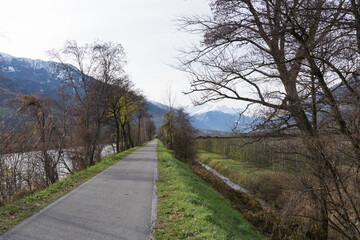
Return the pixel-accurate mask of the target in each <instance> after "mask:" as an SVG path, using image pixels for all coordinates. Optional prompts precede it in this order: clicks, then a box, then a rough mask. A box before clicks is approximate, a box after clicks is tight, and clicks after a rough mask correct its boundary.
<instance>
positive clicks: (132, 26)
mask: <svg viewBox="0 0 360 240" xmlns="http://www.w3.org/2000/svg"><path fill="white" fill-rule="evenodd" d="M209 13H210V8H209V5H208V1H207V0H31V1H29V0H8V1H5V0H4V1H1V2H0V52H4V53H8V54H10V55H13V56H16V57H27V58H33V59H43V60H49V58H48V56H47V55H46V51H48V50H51V49H60V48H62V47H63V45H64V43H65V41H66V40H76V41H77V42H78V43H79V44H84V43H91V42H93V41H94V40H97V39H99V40H102V41H112V42H117V43H121V44H122V45H123V47H124V48H125V50H126V52H127V58H128V65H127V67H126V71H127V72H128V73H129V75H130V77H131V79H132V81H133V82H134V83H135V85H136V87H137V88H140V89H142V90H143V92H144V94H145V95H146V96H147V97H148V98H149V99H150V100H155V101H158V102H163V95H164V94H165V92H166V89H167V88H169V85H171V86H172V89H173V92H177V98H176V101H177V104H178V105H187V104H190V99H189V98H188V97H185V96H183V95H182V94H180V91H181V90H184V89H186V88H188V87H189V84H188V80H187V78H186V75H184V74H183V73H182V72H179V71H177V70H175V69H173V68H171V67H169V64H170V63H174V61H175V60H174V57H176V56H177V49H180V48H182V47H184V46H186V44H188V43H189V42H191V41H194V37H193V36H190V35H188V34H186V33H182V32H179V31H178V29H177V26H176V22H175V20H176V19H177V18H179V17H180V16H190V15H193V14H199V15H204V14H209Z"/></svg>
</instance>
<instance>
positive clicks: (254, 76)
mask: <svg viewBox="0 0 360 240" xmlns="http://www.w3.org/2000/svg"><path fill="white" fill-rule="evenodd" d="M211 9H212V13H213V16H210V17H198V16H196V17H193V18H184V19H182V22H181V26H182V27H183V28H184V29H185V30H187V31H190V32H194V33H197V34H201V35H202V37H203V38H202V41H201V42H200V44H198V45H195V46H194V47H193V48H192V49H190V50H189V51H184V52H183V53H182V55H181V56H180V58H179V59H180V63H181V64H180V66H179V68H180V69H181V70H182V71H185V72H187V73H189V74H190V76H192V81H191V89H190V91H189V92H188V94H197V96H199V98H198V101H197V103H198V104H203V103H205V102H208V101H218V100H221V99H233V100H237V101H243V102H247V103H248V104H249V105H257V106H261V107H262V112H265V113H266V115H265V116H266V117H267V120H266V121H264V124H267V125H268V126H269V125H271V126H272V127H273V128H274V127H276V130H282V129H292V128H296V129H298V130H299V131H300V132H301V133H302V134H303V141H302V143H303V144H304V145H305V146H306V148H307V151H308V153H309V154H308V158H307V159H308V163H309V164H311V166H312V168H311V177H309V178H308V179H310V178H311V179H312V180H311V181H303V187H304V191H303V192H302V196H308V197H309V198H310V199H311V200H312V201H313V202H314V203H315V204H314V207H315V208H316V210H317V211H316V214H314V215H313V216H311V218H314V219H315V220H316V222H317V224H318V226H317V227H316V226H315V227H314V228H313V231H314V232H315V233H314V234H313V237H314V238H316V239H328V237H329V235H328V234H329V230H330V228H331V229H332V230H335V231H336V232H338V233H339V234H341V235H342V236H343V237H346V238H348V239H356V238H358V237H359V234H360V228H359V224H360V218H359V206H358V205H357V201H358V196H359V191H358V190H356V186H355V185H354V184H350V185H351V186H349V185H348V183H349V181H347V180H348V179H353V180H356V179H355V177H354V176H355V175H354V174H355V171H356V168H353V166H354V164H355V166H359V162H358V159H360V156H359V149H360V148H359V143H360V141H359V132H358V128H357V127H356V126H358V124H357V123H358V119H357V116H358V115H357V114H355V115H354V117H353V118H351V117H350V118H349V117H346V115H345V112H346V111H348V110H349V109H354V110H355V109H358V103H359V101H358V99H359V95H358V94H359V91H358V84H357V82H358V72H357V71H358V68H359V46H360V45H359V26H360V25H359V23H360V22H359V2H358V1H345V0H342V1H326V0H319V1H310V0H308V1H307V0H306V1H284V0H276V1H270V0H256V1H250V0H237V1H232V0H230V1H228V0H214V1H211ZM342 88H345V89H346V91H343V92H342V93H341V91H340V90H339V89H342ZM245 89H246V90H245ZM344 94H345V95H348V94H350V95H351V97H350V99H351V100H350V101H351V103H348V104H345V103H344V101H343V100H345V98H341V97H339V95H342V96H344ZM354 101H355V102H356V103H357V104H353V103H354ZM345 106H347V108H346V107H345ZM319 118H321V120H322V122H324V123H325V124H322V125H320V124H319V122H320V121H319V120H320V119H319ZM330 130H333V131H335V132H336V133H338V134H341V136H342V137H343V138H344V139H346V140H348V141H350V143H351V146H352V150H351V152H349V155H350V158H352V159H354V161H352V163H351V164H347V165H338V164H336V162H337V159H336V158H334V156H333V155H332V154H331V152H329V148H328V147H327V144H328V140H327V138H325V137H324V133H328V132H330ZM344 168H345V169H346V168H347V169H348V170H347V171H344ZM304 179H307V178H304ZM350 182H351V181H350ZM308 217H310V216H308ZM310 235H311V234H310Z"/></svg>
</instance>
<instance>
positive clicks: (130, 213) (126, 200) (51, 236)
mask: <svg viewBox="0 0 360 240" xmlns="http://www.w3.org/2000/svg"><path fill="white" fill-rule="evenodd" d="M156 146H157V140H153V141H151V142H150V143H148V144H147V145H146V146H144V147H142V148H140V149H138V150H137V151H135V152H134V153H132V154H130V155H129V156H127V157H126V158H124V159H122V160H120V161H119V162H118V163H116V164H114V165H113V166H111V167H109V168H108V169H106V170H105V171H103V172H101V173H100V174H98V175H96V176H95V177H93V178H92V179H90V180H89V181H87V182H86V183H84V184H82V185H81V186H79V187H78V188H76V189H74V190H73V191H71V192H70V193H68V194H66V195H64V196H63V197H61V198H59V199H58V200H56V201H55V202H54V203H52V204H50V205H49V206H47V207H46V208H44V209H43V210H41V211H40V212H38V213H36V214H34V215H33V216H31V217H29V218H27V219H26V220H24V221H23V222H21V223H20V224H19V225H17V226H15V227H14V228H12V229H10V230H9V231H7V232H5V233H4V234H2V235H0V239H1V240H5V239H6V240H35V239H36V240H42V239H43V240H55V239H56V240H59V239H64V240H65V239H69V240H70V239H71V240H73V239H77V240H100V239H101V240H107V239H109V240H110V239H114V240H115V239H116V240H119V239H131V240H133V239H149V238H150V237H151V235H150V234H151V224H152V219H151V218H152V214H153V213H152V210H153V209H152V208H153V207H152V205H153V197H154V196H153V186H154V175H155V173H156V171H157V169H156V166H157V151H156ZM155 207H156V206H155Z"/></svg>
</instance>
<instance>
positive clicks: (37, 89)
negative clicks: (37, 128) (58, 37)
mask: <svg viewBox="0 0 360 240" xmlns="http://www.w3.org/2000/svg"><path fill="white" fill-rule="evenodd" d="M0 63H1V65H0V67H1V69H0V72H1V74H0V94H5V95H11V96H14V95H17V94H24V93H25V94H26V93H27V94H28V93H42V94H45V95H47V96H49V97H55V96H56V90H57V88H58V87H59V85H60V76H59V75H58V73H57V70H56V68H57V66H58V64H57V63H55V62H50V61H43V60H32V59H28V58H17V57H14V56H11V55H9V54H6V53H0Z"/></svg>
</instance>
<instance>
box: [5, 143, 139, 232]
mask: <svg viewBox="0 0 360 240" xmlns="http://www.w3.org/2000/svg"><path fill="white" fill-rule="evenodd" d="M139 148H140V147H134V148H131V149H129V150H127V151H124V152H121V153H119V154H116V155H114V156H111V157H108V158H105V159H104V160H102V161H100V162H97V163H96V164H95V165H94V166H91V167H89V168H87V169H84V170H82V171H80V172H78V173H76V174H74V175H71V176H68V177H65V178H63V179H61V180H60V181H58V182H56V183H54V184H52V185H51V186H50V187H48V188H46V189H44V190H40V191H38V192H35V193H33V194H31V195H30V196H27V197H24V198H22V199H19V200H17V201H15V202H13V203H10V204H7V205H5V206H2V207H0V233H2V232H4V231H5V230H7V229H9V228H11V227H13V226H14V225H16V224H18V223H19V222H21V221H22V220H24V219H25V218H27V217H29V216H31V215H33V214H34V213H35V212H38V211H39V210H41V209H42V208H44V207H46V206H47V205H49V204H50V203H52V202H53V201H55V200H56V199H58V198H60V197H61V196H63V195H65V194H66V193H68V192H70V191H71V190H73V189H74V188H76V187H78V186H79V185H81V184H82V183H84V182H86V181H87V180H89V179H90V178H92V177H94V176H95V175H97V174H98V173H100V172H102V171H103V170H105V169H107V168H108V167H110V166H111V165H113V164H115V163H116V162H118V161H119V160H121V159H123V158H124V157H126V156H128V155H129V154H131V153H132V152H134V151H136V150H137V149H139Z"/></svg>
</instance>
